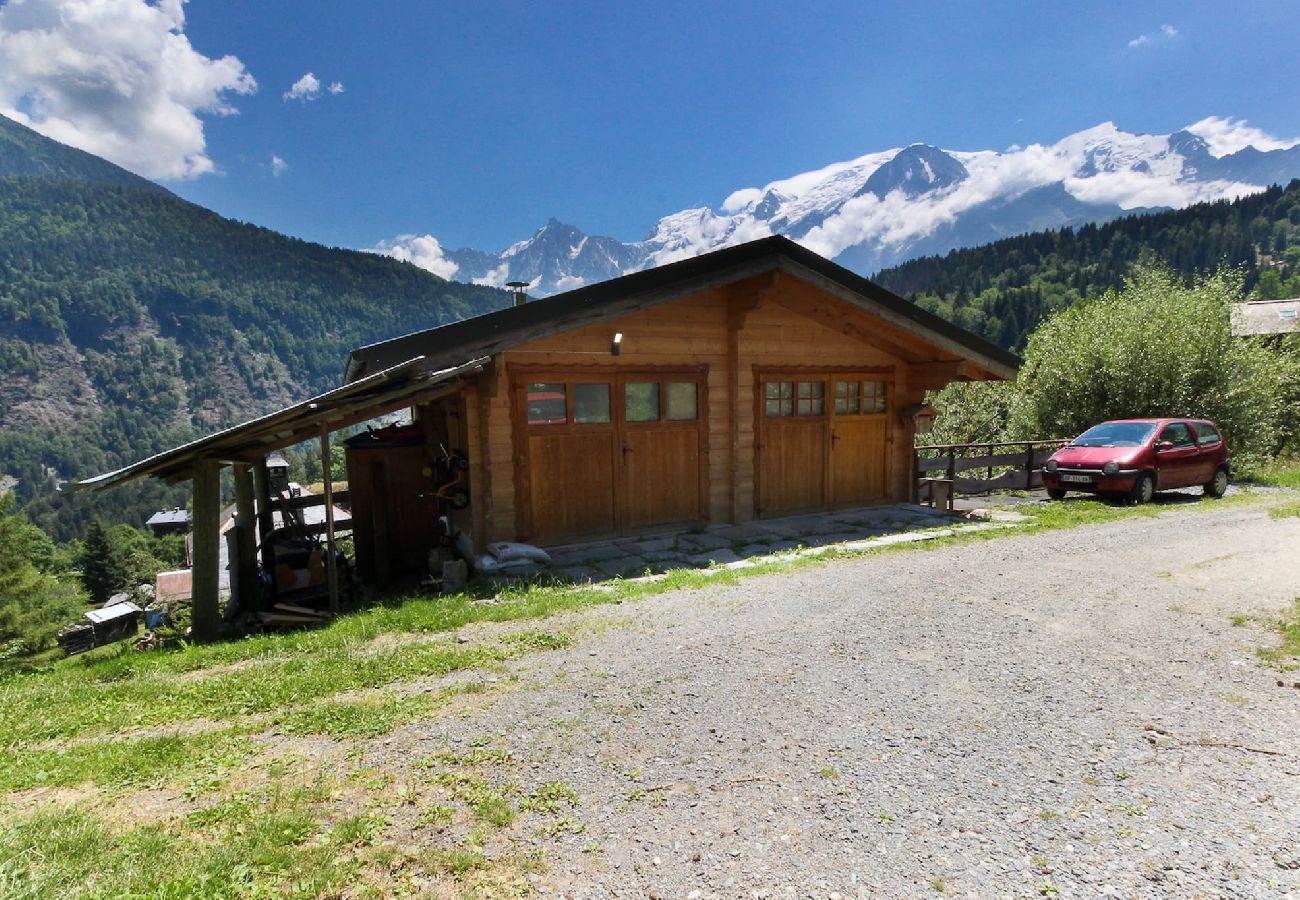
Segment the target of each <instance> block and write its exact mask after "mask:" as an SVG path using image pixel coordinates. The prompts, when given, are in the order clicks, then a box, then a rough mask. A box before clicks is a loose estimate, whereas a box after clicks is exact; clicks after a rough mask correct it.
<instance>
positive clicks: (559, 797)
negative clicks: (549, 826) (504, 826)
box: [519, 781, 579, 813]
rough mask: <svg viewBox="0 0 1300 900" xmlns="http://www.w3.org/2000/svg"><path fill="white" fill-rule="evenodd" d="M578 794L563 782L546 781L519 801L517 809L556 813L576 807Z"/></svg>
mask: <svg viewBox="0 0 1300 900" xmlns="http://www.w3.org/2000/svg"><path fill="white" fill-rule="evenodd" d="M578 802H579V801H578V792H577V791H575V790H574V789H573V788H571V787H569V786H568V785H567V784H565V783H564V782H563V781H548V782H547V783H546V784H543V785H541V786H540V787H538V788H537V790H535V791H533V792H532V793H530V794H528V795H527V796H525V797H524V798H523V799H522V800H520V801H519V808H520V809H526V810H530V811H531V812H540V813H557V812H559V811H560V809H561V808H563V807H569V808H573V807H575V806H577V805H578Z"/></svg>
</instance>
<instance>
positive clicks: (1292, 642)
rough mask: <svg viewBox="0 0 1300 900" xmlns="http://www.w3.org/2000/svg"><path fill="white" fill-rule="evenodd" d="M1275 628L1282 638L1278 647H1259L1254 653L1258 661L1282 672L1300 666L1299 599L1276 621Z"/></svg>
mask: <svg viewBox="0 0 1300 900" xmlns="http://www.w3.org/2000/svg"><path fill="white" fill-rule="evenodd" d="M1276 628H1277V632H1278V634H1279V635H1281V638H1282V640H1281V642H1280V643H1279V644H1278V646H1276V647H1261V648H1260V649H1259V650H1257V651H1255V652H1256V653H1257V654H1258V655H1259V657H1260V659H1263V660H1264V661H1265V662H1267V663H1269V664H1270V665H1272V666H1275V667H1276V668H1279V669H1282V670H1283V671H1288V670H1291V669H1294V668H1296V667H1297V666H1300V599H1297V600H1295V601H1294V602H1293V603H1292V604H1291V608H1290V609H1289V610H1287V611H1286V612H1285V613H1284V614H1283V615H1282V616H1281V618H1279V619H1278V620H1277V622H1276Z"/></svg>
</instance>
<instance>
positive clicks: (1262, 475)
mask: <svg viewBox="0 0 1300 900" xmlns="http://www.w3.org/2000/svg"><path fill="white" fill-rule="evenodd" d="M1250 480H1251V481H1253V482H1254V483H1256V484H1268V485H1273V486H1275V487H1285V488H1293V489H1298V490H1300V460H1296V459H1284V460H1277V461H1275V462H1273V463H1271V464H1269V465H1268V466H1266V467H1265V468H1263V469H1260V470H1258V471H1255V472H1251V473H1250Z"/></svg>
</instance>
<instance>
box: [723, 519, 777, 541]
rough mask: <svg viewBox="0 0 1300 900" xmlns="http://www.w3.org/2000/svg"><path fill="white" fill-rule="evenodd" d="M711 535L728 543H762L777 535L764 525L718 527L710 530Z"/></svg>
mask: <svg viewBox="0 0 1300 900" xmlns="http://www.w3.org/2000/svg"><path fill="white" fill-rule="evenodd" d="M708 533H709V534H715V535H717V536H718V537H720V538H722V539H723V540H725V541H727V542H728V543H734V542H736V541H754V542H755V543H758V542H761V541H768V540H771V539H772V538H773V537H774V536H775V535H774V533H773V532H772V530H771V529H770V528H767V527H765V526H762V525H751V524H748V523H747V524H744V525H718V526H714V527H711V528H709V530H708Z"/></svg>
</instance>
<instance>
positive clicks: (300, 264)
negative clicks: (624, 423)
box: [0, 119, 508, 539]
mask: <svg viewBox="0 0 1300 900" xmlns="http://www.w3.org/2000/svg"><path fill="white" fill-rule="evenodd" d="M15 136H16V137H15ZM34 173H35V174H34ZM506 302H508V298H507V295H506V294H504V293H503V292H501V291H497V290H494V289H491V288H485V287H478V286H474V285H466V284H457V283H450V282H446V281H443V280H442V279H439V278H437V277H436V276H433V275H431V274H429V273H428V272H425V271H424V270H422V269H418V268H416V267H415V266H412V265H409V264H405V263H400V262H397V261H395V260H392V259H388V258H385V257H380V256H375V255H372V254H367V253H358V252H354V251H349V250H337V249H330V248H327V247H322V246H320V245H317V244H310V243H307V242H305V241H301V240H296V239H293V238H289V237H285V236H284V235H281V234H277V233H276V232H273V231H269V230H267V229H265V228H257V227H254V226H251V225H245V224H241V223H238V222H233V221H231V220H228V219H225V218H222V217H221V216H218V215H216V214H215V213H212V212H210V211H208V210H205V209H203V208H201V207H198V206H195V205H193V204H191V203H187V202H185V201H183V200H181V199H179V198H178V197H176V196H174V195H172V194H171V193H169V192H167V191H165V190H163V189H161V188H158V187H157V186H156V185H153V184H151V183H150V182H145V181H142V180H141V179H138V178H136V177H135V176H133V175H130V174H129V173H126V172H124V171H122V170H118V169H116V167H113V166H111V165H110V164H108V163H106V162H104V161H103V160H99V159H97V158H95V157H93V156H89V155H87V154H78V152H77V151H72V150H70V148H65V147H61V146H60V145H58V144H54V143H53V142H50V141H47V140H46V139H44V138H41V137H40V136H38V135H35V134H34V133H32V132H29V131H27V130H26V129H22V128H21V126H17V125H15V124H14V123H12V122H8V121H7V120H4V119H0V373H2V374H3V376H4V377H3V380H0V475H7V476H11V477H16V478H17V479H18V483H17V486H16V488H15V492H16V494H17V497H18V500H19V502H20V504H22V505H24V506H25V507H26V509H27V511H28V513H29V515H30V516H31V517H32V519H33V520H34V521H35V522H37V523H38V524H40V525H41V526H42V527H44V528H45V529H46V530H47V531H49V532H50V533H51V534H52V535H54V536H55V537H56V538H59V539H63V538H66V537H68V536H69V535H71V534H73V533H76V532H77V530H78V528H79V525H80V524H81V523H82V522H84V520H85V518H86V516H87V514H88V513H89V511H90V507H89V506H87V503H89V504H91V505H93V504H99V506H98V509H99V510H100V511H105V512H108V511H111V512H112V513H113V517H114V518H116V519H118V520H120V521H129V522H133V523H134V524H139V522H141V521H143V518H142V516H143V515H147V513H148V510H149V508H150V507H152V506H154V505H155V504H157V503H160V502H164V500H165V499H166V498H164V497H163V496H162V489H161V488H160V487H158V486H156V485H155V486H141V487H139V488H136V489H135V490H134V491H132V490H130V489H126V490H122V491H118V492H114V493H112V494H108V495H102V496H99V497H97V498H95V499H94V500H91V501H85V500H79V501H76V502H77V504H78V506H77V507H74V506H73V505H72V503H73V501H69V500H68V499H66V498H59V497H55V496H54V495H53V491H52V486H53V483H54V482H55V480H57V479H58V478H73V477H84V476H87V475H92V474H95V473H97V472H99V471H103V470H105V469H107V468H111V467H113V466H115V465H118V464H122V463H125V462H129V461H131V460H134V459H138V458H140V457H142V456H146V455H148V454H151V453H154V452H157V451H160V450H163V449H166V448H167V447H169V446H173V445H174V444H176V443H179V442H181V441H184V440H187V439H190V438H192V437H195V436H197V435H200V434H205V433H209V432H211V431H213V430H215V429H217V428H220V427H224V426H227V425H230V424H233V423H235V422H237V421H239V420H242V419H244V418H246V417H249V416H251V415H255V414H259V413H262V412H266V411H269V410H270V409H272V408H275V407H276V406H278V405H280V404H284V403H287V402H290V401H293V400H297V399H303V398H305V397H307V396H310V395H311V394H313V393H317V392H319V391H321V390H325V389H328V388H329V387H332V386H335V385H337V384H338V382H339V379H340V376H341V374H342V370H343V362H344V358H345V356H346V354H347V352H348V351H349V350H350V349H352V348H354V347H356V346H359V345H361V344H364V343H367V342H370V341H375V340H379V339H383V338H387V337H392V336H395V335H398V334H403V333H406V332H409V331H413V330H418V329H421V328H428V327H431V326H433V325H437V324H440V323H444V322H449V321H453V320H456V319H460V318H464V317H466V316H470V315H475V314H478V313H482V312H486V311H488V310H490V309H494V308H497V307H499V306H503V305H505V304H506Z"/></svg>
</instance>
